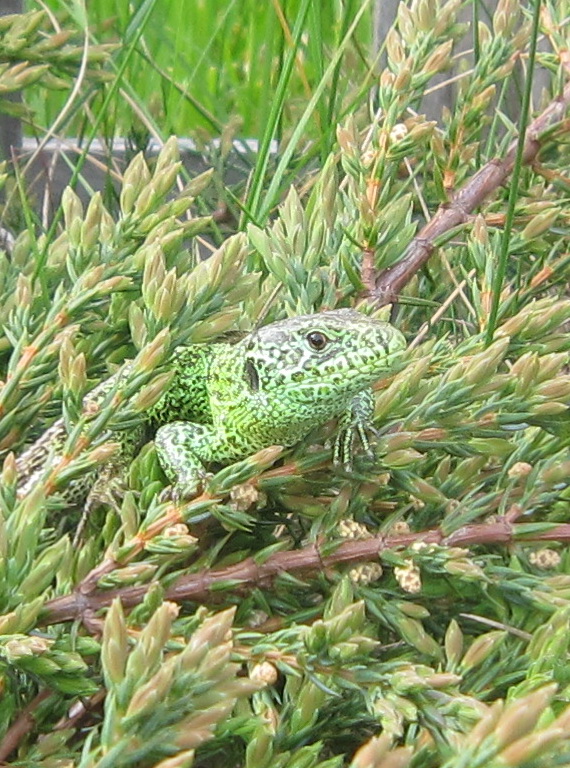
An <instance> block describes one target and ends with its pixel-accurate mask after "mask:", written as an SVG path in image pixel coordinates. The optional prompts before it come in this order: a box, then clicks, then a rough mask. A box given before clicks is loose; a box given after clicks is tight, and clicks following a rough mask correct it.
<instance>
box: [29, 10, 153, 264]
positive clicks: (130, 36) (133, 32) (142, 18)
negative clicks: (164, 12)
mask: <svg viewBox="0 0 570 768" xmlns="http://www.w3.org/2000/svg"><path fill="white" fill-rule="evenodd" d="M155 3H156V0H144V2H143V3H142V4H141V6H140V7H139V9H138V11H137V13H136V14H135V16H134V17H133V19H132V21H131V23H130V24H129V26H128V28H127V31H126V34H125V42H126V43H127V50H126V53H125V56H124V59H123V61H122V62H121V65H120V66H119V69H118V72H117V77H116V78H115V80H113V82H112V83H111V86H110V88H109V90H108V91H107V93H106V95H105V98H104V100H103V103H102V105H101V108H100V109H99V111H98V112H97V114H96V117H95V120H94V121H93V124H92V125H91V130H90V131H89V133H88V135H87V139H86V144H85V147H84V149H83V152H82V153H81V155H80V156H79V157H78V159H77V163H76V165H75V170H74V171H73V174H72V176H71V179H70V180H69V186H70V187H71V188H73V187H74V185H75V184H76V182H77V179H78V178H79V175H80V173H81V169H82V168H83V165H84V163H85V161H86V159H87V156H88V154H89V148H90V145H91V142H92V141H93V140H94V139H95V137H96V136H97V131H98V130H99V126H100V124H101V122H102V121H103V118H104V117H105V115H106V112H107V108H108V106H109V105H110V104H111V102H112V100H113V99H114V98H115V95H116V93H117V92H118V90H119V88H120V86H121V79H122V74H123V72H124V71H125V69H126V68H127V66H128V64H129V62H130V60H131V57H132V56H133V55H134V53H135V50H136V46H137V43H138V41H139V39H140V37H141V35H142V34H143V32H144V28H145V25H146V24H147V22H148V20H149V18H150V15H151V13H152V10H153V7H154V5H155ZM62 216H63V211H62V208H61V206H60V207H59V209H58V210H57V211H56V213H55V215H54V217H53V221H52V223H51V226H50V228H49V230H48V232H47V237H46V243H47V245H46V248H45V249H44V251H43V253H42V254H41V255H40V257H39V258H38V259H37V261H36V268H35V270H34V277H35V278H36V277H37V276H38V275H39V273H40V272H41V270H42V269H43V268H44V264H45V261H46V259H47V255H48V247H49V243H51V241H52V238H53V235H54V233H55V231H56V229H57V227H58V224H59V222H60V220H61V217H62Z"/></svg>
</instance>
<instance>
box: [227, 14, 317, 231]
mask: <svg viewBox="0 0 570 768" xmlns="http://www.w3.org/2000/svg"><path fill="white" fill-rule="evenodd" d="M310 6H311V0H302V3H301V7H300V8H299V11H298V14H297V18H296V19H295V26H294V28H293V45H292V47H290V48H289V49H288V50H287V55H286V56H285V61H284V63H283V68H282V70H281V74H280V76H279V80H278V82H277V86H276V88H275V95H274V97H273V101H272V105H271V110H270V113H269V118H268V121H267V124H266V126H265V130H264V132H263V136H262V138H261V142H260V146H259V154H258V159H257V163H256V166H255V169H254V172H253V176H252V182H251V186H250V191H249V195H248V198H247V200H246V202H245V203H244V208H245V209H246V210H247V211H248V216H249V214H251V218H252V219H260V218H263V217H260V216H259V207H260V200H261V194H262V191H263V185H264V183H265V175H266V172H267V166H268V164H269V153H270V148H271V142H272V140H273V139H274V138H275V135H276V130H277V126H278V124H279V120H280V118H281V115H282V113H283V107H284V105H285V96H286V93H287V88H288V85H289V81H290V79H291V74H292V72H293V66H294V63H295V56H296V53H297V49H298V47H299V43H300V41H301V35H302V34H303V32H304V29H305V19H306V17H307V13H308V11H309V8H310ZM311 112H312V110H311ZM241 226H242V227H243V226H245V221H242V222H241Z"/></svg>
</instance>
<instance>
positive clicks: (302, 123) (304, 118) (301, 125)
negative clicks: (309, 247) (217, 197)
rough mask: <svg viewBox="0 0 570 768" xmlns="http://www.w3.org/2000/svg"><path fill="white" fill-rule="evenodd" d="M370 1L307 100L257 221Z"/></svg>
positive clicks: (276, 191) (276, 192) (273, 196)
mask: <svg viewBox="0 0 570 768" xmlns="http://www.w3.org/2000/svg"><path fill="white" fill-rule="evenodd" d="M370 1H371V0H365V1H364V2H363V3H362V5H361V6H360V8H359V9H358V11H357V13H356V16H355V17H354V19H353V21H352V24H351V25H350V27H349V29H348V31H347V33H346V35H345V36H344V38H343V40H342V41H341V43H340V45H339V46H338V48H337V49H336V50H335V52H334V55H333V57H332V59H331V61H330V63H329V65H328V67H327V68H326V70H325V73H324V76H323V78H322V79H321V81H320V83H319V84H318V86H317V87H316V89H315V92H314V93H313V95H312V97H311V99H310V100H309V103H308V104H307V106H306V107H305V111H304V112H303V114H302V115H301V117H300V119H299V121H298V123H297V126H296V128H295V130H294V131H293V134H292V135H291V138H290V140H289V143H288V144H287V147H286V148H285V151H284V152H283V154H282V156H281V158H280V160H279V163H278V165H277V168H276V169H275V173H274V174H273V177H272V179H271V184H270V185H269V188H268V190H267V192H266V193H265V197H264V199H263V205H262V206H260V207H259V211H257V208H256V213H257V219H258V220H260V221H265V220H266V219H267V217H268V216H269V213H270V211H271V209H272V208H273V206H274V205H275V203H276V202H277V199H278V196H279V189H280V186H281V182H282V179H283V177H284V175H285V173H286V171H287V166H288V165H289V163H290V161H291V158H292V157H293V154H294V152H295V149H296V148H297V145H298V144H299V141H300V140H301V137H302V135H303V133H304V131H305V129H306V127H307V123H308V122H309V120H310V118H311V116H312V114H313V112H314V111H315V108H316V106H317V104H318V102H319V99H320V98H321V96H322V94H323V92H324V90H325V88H326V86H327V83H328V82H329V80H330V78H331V76H332V74H333V72H334V69H335V67H336V66H337V64H338V62H339V61H340V59H341V58H342V56H343V54H344V51H345V49H346V47H347V45H348V43H349V41H350V39H351V37H352V35H353V33H354V31H355V29H356V27H357V26H358V23H359V21H360V19H361V18H362V16H363V15H364V13H365V12H366V11H367V9H368V6H369V5H370Z"/></svg>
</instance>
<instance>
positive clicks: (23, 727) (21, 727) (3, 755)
mask: <svg viewBox="0 0 570 768" xmlns="http://www.w3.org/2000/svg"><path fill="white" fill-rule="evenodd" d="M51 694H52V692H51V691H49V690H47V689H44V690H43V691H40V693H38V695H37V696H35V697H34V698H33V699H32V700H31V701H30V703H29V704H28V706H27V707H24V709H23V710H22V711H21V712H20V714H19V715H18V717H17V718H16V720H15V721H14V723H12V725H11V726H10V727H9V728H8V730H7V731H6V734H5V736H4V738H3V739H2V742H1V743H0V765H7V763H6V762H5V761H6V760H7V759H8V757H9V756H10V755H11V753H12V752H13V751H14V750H15V749H16V748H17V746H18V744H20V742H21V741H22V739H23V738H24V737H25V736H26V734H28V733H29V732H30V731H31V730H32V729H33V728H34V727H35V724H36V721H35V718H34V712H35V711H36V710H37V709H38V707H39V706H40V704H41V703H42V702H43V701H45V700H46V699H47V698H48V697H49V696H51Z"/></svg>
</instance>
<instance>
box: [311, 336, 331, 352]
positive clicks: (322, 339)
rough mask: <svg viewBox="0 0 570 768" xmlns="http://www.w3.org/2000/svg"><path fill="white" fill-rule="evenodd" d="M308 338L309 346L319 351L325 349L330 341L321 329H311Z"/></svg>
mask: <svg viewBox="0 0 570 768" xmlns="http://www.w3.org/2000/svg"><path fill="white" fill-rule="evenodd" d="M306 338H307V341H308V342H309V346H310V347H312V348H313V349H316V350H317V351H318V352H320V351H321V349H324V348H325V347H326V345H327V344H328V343H329V339H328V338H327V337H326V336H325V334H324V333H321V332H320V331H311V333H308V334H307V337H306Z"/></svg>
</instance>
